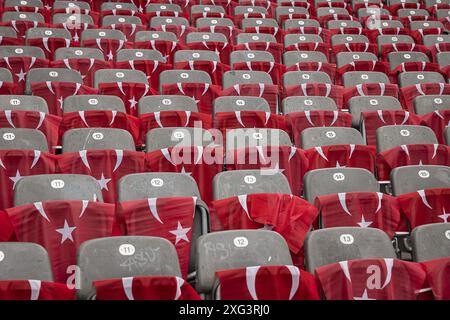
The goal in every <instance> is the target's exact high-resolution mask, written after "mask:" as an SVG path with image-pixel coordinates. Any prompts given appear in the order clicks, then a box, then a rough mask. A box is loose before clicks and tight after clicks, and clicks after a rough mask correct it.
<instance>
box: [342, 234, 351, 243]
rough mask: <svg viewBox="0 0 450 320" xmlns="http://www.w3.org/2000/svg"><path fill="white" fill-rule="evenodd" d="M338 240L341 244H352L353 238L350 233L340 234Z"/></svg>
mask: <svg viewBox="0 0 450 320" xmlns="http://www.w3.org/2000/svg"><path fill="white" fill-rule="evenodd" d="M339 240H340V241H341V242H342V243H343V244H352V243H353V242H354V241H355V238H353V236H352V235H351V234H341V236H340V237H339Z"/></svg>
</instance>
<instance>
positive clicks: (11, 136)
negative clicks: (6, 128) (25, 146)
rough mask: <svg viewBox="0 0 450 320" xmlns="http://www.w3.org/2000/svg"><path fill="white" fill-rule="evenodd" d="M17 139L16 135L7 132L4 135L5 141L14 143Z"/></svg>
mask: <svg viewBox="0 0 450 320" xmlns="http://www.w3.org/2000/svg"><path fill="white" fill-rule="evenodd" d="M15 138H16V135H15V134H14V133H12V132H6V133H4V134H3V140H6V141H12V140H14V139H15Z"/></svg>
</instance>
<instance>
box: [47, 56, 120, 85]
mask: <svg viewBox="0 0 450 320" xmlns="http://www.w3.org/2000/svg"><path fill="white" fill-rule="evenodd" d="M51 66H52V68H65V69H70V70H75V71H78V72H79V73H80V74H81V77H82V78H83V83H84V84H85V85H86V86H89V87H94V74H95V72H96V71H97V70H102V69H111V68H112V65H111V63H110V62H106V61H102V60H98V59H93V58H83V59H74V58H72V59H63V60H56V61H53V62H51Z"/></svg>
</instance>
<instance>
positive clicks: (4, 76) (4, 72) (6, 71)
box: [0, 68, 13, 83]
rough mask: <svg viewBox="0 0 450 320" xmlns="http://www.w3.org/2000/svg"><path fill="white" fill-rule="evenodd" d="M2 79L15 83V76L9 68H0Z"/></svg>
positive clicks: (0, 78) (0, 79) (2, 80)
mask: <svg viewBox="0 0 450 320" xmlns="http://www.w3.org/2000/svg"><path fill="white" fill-rule="evenodd" d="M0 81H1V82H10V83H13V77H12V74H11V71H9V69H6V68H0Z"/></svg>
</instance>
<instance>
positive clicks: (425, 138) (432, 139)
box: [377, 125, 438, 152]
mask: <svg viewBox="0 0 450 320" xmlns="http://www.w3.org/2000/svg"><path fill="white" fill-rule="evenodd" d="M437 143H438V141H437V138H436V135H435V133H434V131H433V130H431V128H428V127H425V126H413V125H393V126H382V127H379V128H378V129H377V150H378V152H382V151H386V150H388V149H392V148H395V147H398V146H401V145H408V144H437Z"/></svg>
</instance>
